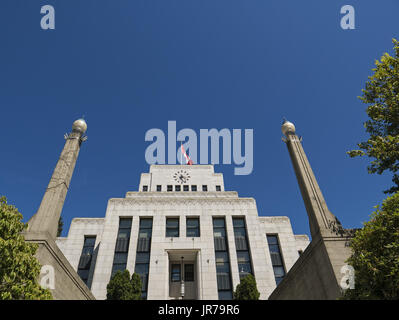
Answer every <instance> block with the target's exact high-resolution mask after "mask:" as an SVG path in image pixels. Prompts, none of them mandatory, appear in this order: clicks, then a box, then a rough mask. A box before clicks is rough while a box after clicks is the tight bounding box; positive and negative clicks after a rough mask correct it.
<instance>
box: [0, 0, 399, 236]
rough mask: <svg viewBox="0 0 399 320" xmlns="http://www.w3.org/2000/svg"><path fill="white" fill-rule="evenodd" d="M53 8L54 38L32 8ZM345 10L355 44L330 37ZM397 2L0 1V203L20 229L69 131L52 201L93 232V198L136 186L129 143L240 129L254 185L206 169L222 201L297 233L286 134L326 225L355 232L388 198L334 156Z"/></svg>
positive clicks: (356, 117) (349, 130) (350, 137)
mask: <svg viewBox="0 0 399 320" xmlns="http://www.w3.org/2000/svg"><path fill="white" fill-rule="evenodd" d="M46 4H50V5H53V6H54V8H55V21H56V22H55V25H56V29H55V30H48V31H44V30H42V29H41V28H40V19H41V14H40V8H41V6H42V5H46ZM345 4H350V5H352V6H354V8H355V14H356V29H355V30H342V29H341V28H340V18H341V14H340V8H341V7H342V6H343V5H345ZM398 12H399V2H398V1H397V0H381V1H378V2H376V1H364V0H363V1H357V0H350V1H338V0H334V1H316V0H304V1H293V0H290V1H285V0H279V1H277V0H267V1H265V0H247V1H242V0H241V1H238V0H228V1H227V0H216V1H215V0H202V1H195V0H138V1H127V0H113V1H105V0H104V1H100V0H84V1H81V0H79V1H78V0H70V1H58V0H45V1H37V0H2V1H1V2H0V39H1V40H0V41H1V42H0V108H1V109H0V110H1V113H0V117H1V118H0V119H1V126H0V136H1V149H0V150H1V156H0V194H4V195H6V196H7V197H8V199H9V202H10V203H12V204H14V205H15V206H17V207H18V208H19V210H20V211H21V212H22V213H23V215H24V217H25V221H26V220H27V219H29V218H30V217H31V216H32V215H33V214H34V213H35V212H36V210H37V209H38V207H39V204H40V201H41V198H42V196H43V193H44V191H45V188H46V186H47V184H48V182H49V178H50V176H51V173H52V171H53V169H54V167H55V164H56V162H57V160H58V157H59V154H60V152H61V150H62V147H63V144H64V138H63V135H64V133H65V132H69V131H70V128H71V124H72V122H73V121H74V120H75V119H77V118H79V117H81V116H82V115H85V118H86V121H87V123H88V131H87V135H88V141H87V142H85V143H84V145H83V147H82V149H81V153H80V155H79V159H78V163H77V165H76V169H75V173H74V176H73V178H72V183H71V188H70V190H69V192H68V195H67V198H66V202H65V206H64V210H63V213H62V215H63V218H64V221H65V227H64V232H63V235H66V233H67V230H68V229H69V224H70V221H71V219H72V218H73V217H103V216H104V214H105V210H106V206H107V201H108V199H109V198H115V197H124V195H125V193H126V192H127V191H135V190H137V188H138V183H139V178H140V173H142V172H147V171H148V170H149V167H148V165H147V163H146V162H145V158H144V152H145V149H146V147H147V146H148V145H149V142H145V141H144V135H145V132H146V131H147V130H148V129H151V128H160V129H162V130H164V131H165V132H166V130H167V122H168V120H175V121H176V122H177V130H179V129H183V128H191V129H193V130H195V131H196V132H197V133H198V134H199V130H200V129H202V128H205V129H211V128H217V129H222V128H229V129H233V128H238V129H246V128H249V129H254V146H255V149H254V170H253V173H252V174H250V175H247V176H234V174H233V171H234V165H216V166H215V171H217V172H222V173H223V174H224V179H225V187H226V190H236V191H238V193H239V195H240V196H242V197H254V198H255V199H256V201H257V205H258V211H259V214H260V215H285V216H288V217H290V219H291V223H292V226H293V229H294V232H295V233H299V234H301V233H307V234H309V228H308V220H307V215H306V211H305V207H304V205H303V201H302V198H301V195H300V192H299V188H298V185H297V182H296V179H295V175H294V171H293V168H292V165H291V163H290V160H289V155H288V151H287V149H286V146H285V145H284V143H283V142H282V141H281V137H282V134H281V130H280V127H281V122H282V118H283V117H286V118H287V119H289V120H290V121H292V122H294V123H295V125H296V127H297V133H298V134H299V135H301V136H302V137H303V146H304V149H305V151H306V152H307V155H308V158H309V160H310V163H311V165H312V167H313V170H314V172H315V174H316V176H317V179H318V182H319V184H320V186H321V189H322V191H323V194H324V197H325V198H326V201H327V204H328V206H329V208H330V210H331V211H332V212H333V213H334V214H335V215H336V216H337V217H338V218H339V219H340V220H341V221H342V223H343V225H344V226H345V227H360V226H361V223H362V222H364V221H366V220H368V219H369V215H370V213H371V212H372V210H373V206H375V205H376V204H378V203H380V202H381V201H382V199H383V198H384V197H385V195H384V194H383V193H382V191H383V190H385V189H387V188H388V187H390V185H391V181H390V176H389V175H383V176H378V175H369V174H368V173H367V170H366V166H367V163H368V160H367V159H350V158H349V157H348V156H347V155H346V151H347V150H350V149H352V148H354V147H355V146H356V142H359V141H362V140H364V139H366V137H367V136H366V134H365V132H364V128H363V122H364V121H365V120H366V119H367V118H366V114H365V107H366V106H365V105H363V104H362V103H361V101H360V100H359V99H358V98H357V96H359V95H360V94H361V89H362V88H363V87H364V85H365V82H366V80H367V76H369V75H371V68H372V67H373V63H374V60H375V59H378V58H380V57H381V55H382V54H383V53H384V52H390V53H392V42H391V39H392V38H393V37H396V38H399V19H398V18H397V13H398Z"/></svg>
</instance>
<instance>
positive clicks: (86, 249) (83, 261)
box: [78, 236, 96, 284]
mask: <svg viewBox="0 0 399 320" xmlns="http://www.w3.org/2000/svg"><path fill="white" fill-rule="evenodd" d="M95 243H96V236H85V239H84V243H83V248H82V254H81V255H80V259H79V265H78V275H79V276H80V278H81V279H82V280H83V282H84V283H86V284H87V280H88V279H89V271H90V266H91V262H92V258H93V251H94V245H95Z"/></svg>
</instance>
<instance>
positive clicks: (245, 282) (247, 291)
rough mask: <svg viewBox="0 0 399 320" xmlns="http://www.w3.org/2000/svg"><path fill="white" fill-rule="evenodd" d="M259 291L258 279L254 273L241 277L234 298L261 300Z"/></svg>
mask: <svg viewBox="0 0 399 320" xmlns="http://www.w3.org/2000/svg"><path fill="white" fill-rule="evenodd" d="M259 295H260V293H259V291H258V288H257V287H256V280H255V277H254V276H253V275H252V274H249V275H247V276H245V277H244V278H242V279H241V281H240V284H238V285H237V287H236V291H235V292H234V293H233V299H234V300H259Z"/></svg>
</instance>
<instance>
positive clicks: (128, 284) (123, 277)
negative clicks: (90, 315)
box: [107, 270, 142, 300]
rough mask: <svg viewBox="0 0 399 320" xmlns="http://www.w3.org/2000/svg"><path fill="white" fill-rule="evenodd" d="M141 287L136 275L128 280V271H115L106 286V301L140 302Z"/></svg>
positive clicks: (138, 277)
mask: <svg viewBox="0 0 399 320" xmlns="http://www.w3.org/2000/svg"><path fill="white" fill-rule="evenodd" d="M141 286H142V284H141V279H140V276H139V275H138V274H137V273H133V275H132V278H130V273H129V271H128V270H124V271H117V272H116V273H115V274H114V275H113V276H112V278H111V280H110V281H109V283H108V285H107V300H140V299H141Z"/></svg>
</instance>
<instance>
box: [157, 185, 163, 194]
mask: <svg viewBox="0 0 399 320" xmlns="http://www.w3.org/2000/svg"><path fill="white" fill-rule="evenodd" d="M157 191H158V192H160V191H162V186H161V185H160V184H159V185H157Z"/></svg>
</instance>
